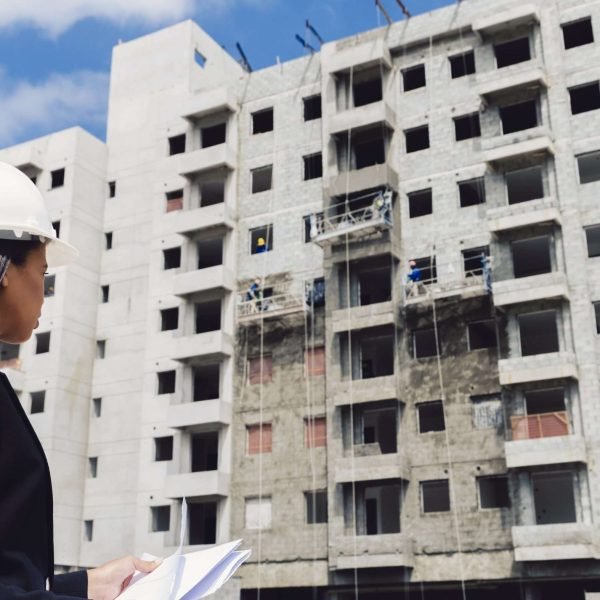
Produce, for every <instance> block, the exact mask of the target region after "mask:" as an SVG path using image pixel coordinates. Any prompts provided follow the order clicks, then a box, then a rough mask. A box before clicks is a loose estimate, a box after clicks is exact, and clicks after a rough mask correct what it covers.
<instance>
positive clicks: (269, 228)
mask: <svg viewBox="0 0 600 600" xmlns="http://www.w3.org/2000/svg"><path fill="white" fill-rule="evenodd" d="M271 250H273V225H264V226H263V227H256V228H255V229H251V230H250V254H262V253H263V252H270V251H271Z"/></svg>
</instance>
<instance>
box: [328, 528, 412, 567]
mask: <svg viewBox="0 0 600 600" xmlns="http://www.w3.org/2000/svg"><path fill="white" fill-rule="evenodd" d="M331 552H332V554H333V557H332V562H333V564H334V565H335V568H336V569H338V570H341V569H355V568H356V569H373V568H378V567H406V568H412V567H413V566H414V558H413V544H412V540H411V538H410V537H409V536H408V535H406V534H403V533H385V534H379V535H357V536H351V535H344V536H339V537H337V538H336V540H335V545H334V546H333V547H332V550H331Z"/></svg>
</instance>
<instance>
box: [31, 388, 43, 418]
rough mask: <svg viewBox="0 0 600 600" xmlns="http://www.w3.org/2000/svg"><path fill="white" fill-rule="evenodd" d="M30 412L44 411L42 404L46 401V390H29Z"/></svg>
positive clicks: (33, 413)
mask: <svg viewBox="0 0 600 600" xmlns="http://www.w3.org/2000/svg"><path fill="white" fill-rule="evenodd" d="M30 395H31V411H30V412H31V414H32V415H35V414H37V413H43V412H44V404H45V402H46V392H45V391H41V392H31V394H30Z"/></svg>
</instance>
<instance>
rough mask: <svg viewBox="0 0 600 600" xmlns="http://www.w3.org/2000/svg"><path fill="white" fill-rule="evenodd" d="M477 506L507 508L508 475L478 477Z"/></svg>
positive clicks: (508, 499) (508, 504)
mask: <svg viewBox="0 0 600 600" xmlns="http://www.w3.org/2000/svg"><path fill="white" fill-rule="evenodd" d="M477 484H478V486H479V506H480V507H481V508H508V507H509V506H510V498H509V495H508V477H506V476H494V477H478V478H477Z"/></svg>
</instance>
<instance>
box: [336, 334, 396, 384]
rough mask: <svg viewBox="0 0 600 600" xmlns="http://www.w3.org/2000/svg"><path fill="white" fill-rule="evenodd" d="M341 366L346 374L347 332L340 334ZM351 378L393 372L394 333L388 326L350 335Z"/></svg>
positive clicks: (346, 374) (347, 366)
mask: <svg viewBox="0 0 600 600" xmlns="http://www.w3.org/2000/svg"><path fill="white" fill-rule="evenodd" d="M340 349H341V367H342V373H343V375H344V377H345V378H347V376H348V371H349V362H348V334H347V333H346V334H341V335H340ZM351 360H352V379H371V378H373V377H386V376H388V375H393V374H394V334H393V331H392V330H391V329H390V328H389V327H380V328H379V327H373V328H370V329H365V330H361V331H359V332H355V333H353V335H352V357H351Z"/></svg>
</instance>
